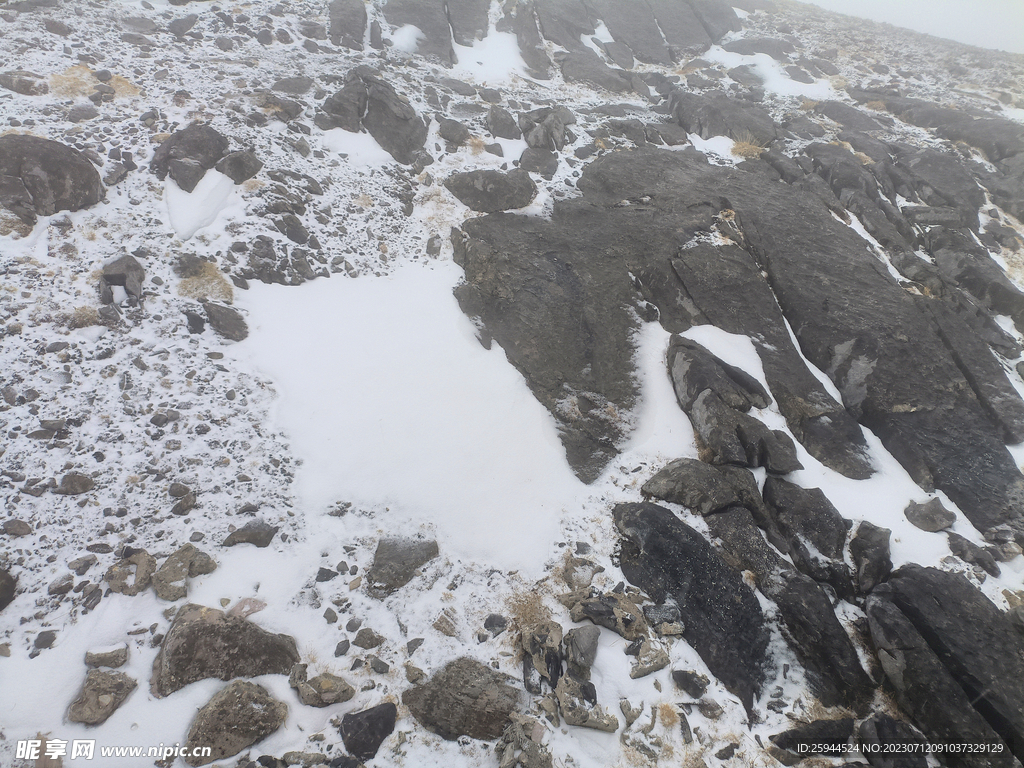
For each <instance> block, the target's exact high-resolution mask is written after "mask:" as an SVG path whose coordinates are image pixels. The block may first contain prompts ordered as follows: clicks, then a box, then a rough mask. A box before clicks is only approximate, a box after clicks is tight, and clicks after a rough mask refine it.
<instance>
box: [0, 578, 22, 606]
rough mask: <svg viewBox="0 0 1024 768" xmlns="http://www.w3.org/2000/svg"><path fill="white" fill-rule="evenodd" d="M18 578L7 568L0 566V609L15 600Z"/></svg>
mask: <svg viewBox="0 0 1024 768" xmlns="http://www.w3.org/2000/svg"><path fill="white" fill-rule="evenodd" d="M17 588H18V580H17V579H16V578H15V577H14V576H12V575H11V572H10V571H8V570H7V569H6V568H3V567H0V611H2V610H3V609H4V608H6V607H7V606H8V605H10V604H11V603H12V602H14V593H15V591H16V590H17Z"/></svg>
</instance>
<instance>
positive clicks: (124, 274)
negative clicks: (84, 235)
mask: <svg viewBox="0 0 1024 768" xmlns="http://www.w3.org/2000/svg"><path fill="white" fill-rule="evenodd" d="M145 279H146V270H145V269H144V268H143V267H142V265H141V264H139V261H138V259H136V258H135V257H134V256H132V255H131V254H130V253H126V254H125V255H124V256H121V257H119V258H117V259H114V260H113V261H110V262H108V263H106V264H104V265H103V275H102V276H101V277H100V301H102V302H103V303H104V304H111V303H113V301H114V296H113V292H112V290H111V287H110V286H112V285H118V286H121V287H122V288H124V291H125V293H127V294H128V297H129V299H131V300H134V301H135V302H139V301H142V283H143V281H144V280H145ZM77 477H84V478H85V480H88V483H86V482H83V481H79V483H80V484H81V485H82V486H85V485H89V484H90V483H92V480H91V479H90V478H88V477H85V476H84V475H78V476H77ZM66 478H67V476H66V475H65V479H66ZM61 485H63V481H61ZM87 490H92V488H91V487H90V488H88V489H87Z"/></svg>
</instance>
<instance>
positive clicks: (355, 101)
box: [314, 73, 367, 133]
mask: <svg viewBox="0 0 1024 768" xmlns="http://www.w3.org/2000/svg"><path fill="white" fill-rule="evenodd" d="M366 103H367V88H366V83H364V82H363V81H362V80H361V79H360V78H359V77H358V76H357V75H353V74H352V73H350V75H349V77H347V78H346V81H345V84H344V85H343V86H342V88H341V90H339V91H337V92H336V93H335V94H334V95H332V96H329V97H328V98H327V99H326V100H325V101H324V103H323V108H322V111H320V112H318V113H317V116H316V118H315V121H314V122H316V124H317V126H318V127H320V128H322V129H323V130H325V131H328V130H330V129H331V128H344V129H345V130H346V131H351V132H353V133H355V132H358V131H359V126H360V124H361V121H362V119H363V115H364V114H365V113H366Z"/></svg>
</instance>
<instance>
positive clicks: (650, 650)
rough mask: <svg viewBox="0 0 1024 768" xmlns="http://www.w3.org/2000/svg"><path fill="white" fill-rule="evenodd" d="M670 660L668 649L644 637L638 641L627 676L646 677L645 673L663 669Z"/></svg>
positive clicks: (682, 630)
mask: <svg viewBox="0 0 1024 768" xmlns="http://www.w3.org/2000/svg"><path fill="white" fill-rule="evenodd" d="M685 630H686V628H685V627H683V628H682V629H681V630H680V632H679V634H682V633H683V632H684V631H685ZM670 662H671V659H670V658H669V655H668V651H666V650H665V649H664V648H662V647H661V645H659V644H656V643H654V642H652V641H651V639H650V638H647V637H645V638H643V640H641V641H640V648H639V650H638V651H637V654H636V661H635V662H633V665H632V667H631V668H630V670H629V677H630V679H632V680H639V679H640V678H641V677H647V675H650V674H652V673H654V672H658V671H659V670H662V669H664V668H665V667H667V666H668V665H669V663H670Z"/></svg>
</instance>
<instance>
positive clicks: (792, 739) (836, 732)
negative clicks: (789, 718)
mask: <svg viewBox="0 0 1024 768" xmlns="http://www.w3.org/2000/svg"><path fill="white" fill-rule="evenodd" d="M853 724H854V721H853V718H850V717H842V718H839V719H838V720H815V721H813V722H810V723H807V724H806V725H801V726H799V727H797V728H792V729H790V730H788V731H784V732H782V733H779V734H776V735H775V736H771V737H770V738H771V741H772V743H773V744H774V745H775V746H776V747H777V748H778V749H783V750H786V751H787V752H791V753H793V754H795V755H798V756H799V757H798V759H802V758H804V757H806V756H808V755H828V756H832V755H833V754H835V753H836V752H839V753H841V752H842V751H843V749H844V747H846V746H847V745H849V744H850V743H851V742H852V740H853ZM815 745H819V748H818V749H814V746H815ZM801 747H802V748H801Z"/></svg>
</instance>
